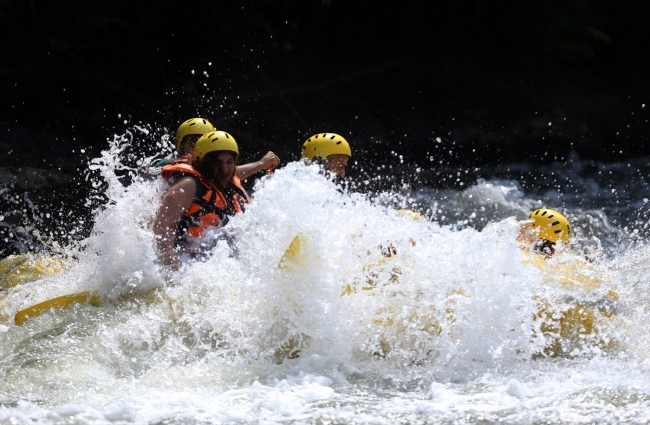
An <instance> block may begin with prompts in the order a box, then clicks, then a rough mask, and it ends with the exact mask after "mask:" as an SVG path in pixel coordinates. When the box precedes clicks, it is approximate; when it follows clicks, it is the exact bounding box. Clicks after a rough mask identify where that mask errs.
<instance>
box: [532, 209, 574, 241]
mask: <svg viewBox="0 0 650 425" xmlns="http://www.w3.org/2000/svg"><path fill="white" fill-rule="evenodd" d="M528 218H530V219H531V220H533V229H535V230H538V229H539V233H538V234H537V237H538V238H539V239H546V240H548V241H551V242H553V243H555V242H557V241H558V240H560V239H562V240H563V241H564V242H568V241H569V239H570V238H571V224H569V220H567V219H566V217H565V216H563V215H562V214H560V213H559V212H557V211H555V210H551V209H548V208H540V209H537V210H535V211H533V212H532V213H530V216H529V217H528Z"/></svg>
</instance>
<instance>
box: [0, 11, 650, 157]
mask: <svg viewBox="0 0 650 425" xmlns="http://www.w3.org/2000/svg"><path fill="white" fill-rule="evenodd" d="M648 18H650V2H643V1H635V0H617V1H614V0H609V1H607V0H530V1H520V0H502V1H487V0H430V1H420V2H397V1H392V2H386V3H380V2H376V1H371V0H355V1H347V0H346V1H343V0H325V1H318V0H257V1H251V2H236V1H225V0H211V1H207V0H203V1H201V0H197V1H188V2H180V1H174V0H156V1H152V0H131V1H127V0H58V1H56V2H53V1H49V0H0V40H2V42H1V44H0V45H1V47H0V75H1V79H0V92H1V93H2V99H3V101H2V102H1V104H0V126H1V127H2V128H3V129H4V131H2V133H0V143H1V144H2V147H3V148H4V149H2V150H3V152H2V153H0V165H11V166H17V165H25V164H31V165H38V166H39V167H48V166H49V167H61V164H62V162H61V161H59V162H58V163H57V161H54V160H53V158H58V157H61V156H64V157H70V156H74V155H73V154H72V153H71V151H72V149H75V148H79V147H86V148H87V155H91V154H92V153H95V152H97V151H98V150H99V149H101V148H102V147H104V146H105V144H106V139H107V137H110V136H111V135H112V134H113V133H118V134H119V133H121V132H123V131H124V129H125V128H127V127H128V126H130V125H133V124H137V123H148V124H151V125H152V126H154V127H156V128H158V129H159V132H167V133H169V134H173V133H174V131H175V129H176V127H177V126H178V124H179V123H180V122H182V121H183V120H185V119H187V118H189V117H194V116H203V117H206V118H208V119H210V120H211V121H212V122H213V124H215V125H216V126H217V127H218V128H220V129H224V130H227V131H229V132H231V133H232V134H233V135H235V137H236V138H237V140H238V141H239V143H240V145H241V146H242V150H243V152H244V160H251V159H254V158H256V157H258V156H259V155H261V154H263V153H264V152H265V151H266V150H268V149H273V150H275V151H276V152H278V153H279V154H280V155H281V156H282V158H283V159H285V160H292V159H296V158H297V157H298V155H299V146H300V144H301V143H302V142H303V141H304V140H305V139H306V138H307V137H308V136H310V135H311V134H312V133H315V132H322V131H333V132H338V133H341V134H342V135H344V136H345V137H347V138H348V139H349V140H350V141H351V143H352V144H353V147H354V149H355V151H356V152H358V153H359V154H360V156H359V157H357V158H359V159H360V160H361V159H365V160H366V161H370V162H372V161H383V160H384V159H385V158H386V157H387V156H390V155H391V152H396V153H397V154H399V155H403V156H404V157H405V158H406V160H408V161H411V162H414V163H417V162H422V158H429V157H430V156H434V157H435V162H436V163H438V162H440V161H442V162H443V163H445V164H450V165H463V166H480V165H486V164H499V163H508V162H513V161H526V162H532V163H540V162H549V161H553V160H560V161H561V160H563V158H566V155H567V154H568V152H570V151H571V150H575V151H577V152H578V153H579V154H580V155H581V156H582V157H587V158H593V159H597V160H611V159H616V158H621V157H630V156H638V155H647V154H649V153H650V148H649V147H648V144H647V139H648V134H649V132H648V123H647V118H648V112H647V110H648V109H647V108H643V107H642V105H643V104H644V103H646V102H647V101H649V98H648V95H649V94H650V79H649V77H648V73H647V69H648V65H650V58H649V57H648V47H649V43H648V42H649V39H650V30H648V25H646V22H647V20H648ZM549 123H550V124H549ZM436 138H440V139H441V142H440V143H437V142H436V140H435V139H436ZM25 149H27V150H28V152H24V150H25ZM9 151H11V154H8V153H7V152H9ZM35 151H36V152H35ZM76 152H79V151H78V150H77V151H76ZM68 159H70V158H68ZM66 164H67V166H68V167H77V165H78V164H77V163H74V161H73V162H68V163H64V166H65V165H66Z"/></svg>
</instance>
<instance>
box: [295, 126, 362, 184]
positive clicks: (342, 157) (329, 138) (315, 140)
mask: <svg viewBox="0 0 650 425" xmlns="http://www.w3.org/2000/svg"><path fill="white" fill-rule="evenodd" d="M302 156H303V157H305V158H307V159H309V160H312V161H317V162H321V163H322V164H323V166H324V167H325V169H326V170H328V171H330V172H332V173H334V174H336V175H337V176H338V177H345V168H346V167H347V164H348V160H349V159H350V158H351V157H352V150H351V149H350V145H349V144H348V142H347V140H345V139H344V138H343V137H342V136H340V135H338V134H336V133H318V134H314V135H313V136H311V137H310V138H309V139H307V141H306V142H305V143H303V145H302Z"/></svg>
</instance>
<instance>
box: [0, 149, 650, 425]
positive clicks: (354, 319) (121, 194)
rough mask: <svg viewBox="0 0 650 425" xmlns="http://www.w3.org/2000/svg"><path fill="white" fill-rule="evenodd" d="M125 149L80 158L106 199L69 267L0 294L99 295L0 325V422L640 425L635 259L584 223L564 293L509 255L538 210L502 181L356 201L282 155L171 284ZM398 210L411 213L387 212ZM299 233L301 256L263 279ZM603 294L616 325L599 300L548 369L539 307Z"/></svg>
mask: <svg viewBox="0 0 650 425" xmlns="http://www.w3.org/2000/svg"><path fill="white" fill-rule="evenodd" d="M126 142H127V141H126V140H124V139H123V138H116V140H115V141H114V142H113V144H112V145H111V148H110V149H109V150H107V151H105V152H104V153H103V155H102V157H101V158H98V159H97V160H95V161H93V163H92V164H91V168H93V169H94V170H95V171H96V172H98V173H100V175H101V181H102V182H103V183H102V184H103V186H102V187H103V188H104V189H105V190H104V189H103V190H104V192H103V194H104V196H105V197H106V199H107V202H106V203H105V204H104V205H103V206H102V207H101V208H99V209H98V210H97V211H96V217H95V224H94V228H93V231H92V234H91V236H90V237H88V238H87V239H85V240H83V241H82V242H80V243H78V244H76V245H73V246H70V247H67V248H66V249H67V251H68V252H67V255H68V257H67V258H68V265H67V269H66V270H65V271H64V272H63V273H60V274H57V275H54V276H51V277H48V278H46V279H43V280H41V281H37V282H32V283H29V284H25V285H22V286H21V287H19V288H16V289H14V290H12V291H11V292H10V293H8V294H7V296H6V298H5V300H4V302H5V304H4V305H3V308H4V309H5V312H6V314H8V315H9V316H10V315H11V313H15V311H17V310H19V309H21V308H24V307H25V306H27V305H30V303H36V302H39V301H42V300H45V299H48V298H51V297H55V296H59V295H62V294H67V293H74V292H80V291H90V292H92V293H96V294H98V295H99V297H100V299H101V303H100V307H93V306H91V305H88V304H75V305H73V306H71V307H70V308H68V309H65V310H52V311H49V312H46V313H44V314H43V315H41V316H40V317H38V318H33V319H30V320H28V321H27V323H26V324H25V325H24V326H22V327H17V326H14V325H12V324H11V322H5V323H4V324H2V325H0V326H1V328H0V331H1V332H0V376H2V377H3V378H2V379H1V380H0V423H17V422H18V423H20V422H25V423H32V422H37V423H116V422H117V423H259V422H262V421H266V422H268V423H276V422H283V423H313V422H320V423H379V422H394V421H406V422H413V423H429V422H460V423H462V422H468V423H470V422H476V421H479V422H481V421H482V422H509V423H522V422H526V423H536V422H540V421H549V420H550V421H555V422H567V423H569V422H589V421H604V422H616V421H632V422H644V421H647V420H648V419H649V418H648V415H647V413H646V412H647V411H648V409H647V408H648V404H649V403H648V398H649V396H648V394H650V393H649V391H650V373H649V371H648V363H647V362H648V360H647V354H646V353H647V350H646V348H647V344H646V343H645V341H646V340H647V331H646V328H645V326H644V325H643V324H644V323H645V321H646V320H647V318H648V306H650V300H649V299H648V296H647V295H646V292H647V291H646V290H645V283H646V280H647V278H646V276H650V271H649V270H647V266H646V263H647V259H648V257H649V256H648V252H647V249H646V248H645V246H643V245H642V244H637V245H635V246H632V247H628V248H626V250H625V251H618V252H612V251H607V250H605V249H603V247H602V243H601V240H600V239H598V238H597V237H596V236H594V234H593V232H592V231H591V230H589V228H588V226H584V227H583V223H589V222H590V221H591V222H594V220H595V219H594V218H593V217H595V216H596V215H595V214H593V212H592V210H590V209H585V210H581V209H578V208H576V209H574V210H572V211H570V214H569V218H570V220H571V221H572V222H575V223H580V224H579V225H578V226H577V229H576V233H577V237H576V239H575V241H574V242H573V243H572V244H571V245H570V246H565V247H562V249H561V250H562V251H563V253H562V256H558V258H557V259H556V258H554V259H553V260H552V261H553V262H552V263H550V264H552V265H554V266H557V267H558V268H559V269H562V267H564V266H565V265H566V264H567V263H569V264H573V263H575V262H578V263H580V264H585V261H586V260H585V258H588V261H587V264H588V275H589V277H590V278H591V279H593V280H594V281H598V282H599V285H598V287H597V288H595V289H594V290H593V291H590V292H588V293H583V292H579V291H575V288H574V290H573V292H572V289H571V288H567V287H566V286H565V285H562V284H560V283H558V282H557V281H553V279H549V276H548V275H545V273H544V271H543V270H541V269H540V268H539V267H538V266H536V265H534V264H530V263H527V262H526V258H527V257H526V256H527V254H526V252H525V251H523V250H522V249H520V247H519V246H518V245H517V244H516V242H515V238H516V235H517V232H518V225H519V222H518V220H519V219H523V218H525V216H526V215H527V212H528V211H530V209H531V208H533V207H534V206H539V205H538V200H537V199H531V198H529V197H528V196H527V195H526V193H525V192H524V191H523V190H522V189H521V188H520V187H519V186H518V185H517V184H515V183H513V182H512V181H500V180H494V181H490V180H483V181H479V182H478V183H475V184H474V185H472V186H470V187H468V188H467V189H464V190H461V191H447V192H444V191H441V192H435V191H432V190H428V189H426V188H425V189H421V190H418V191H409V190H405V191H403V192H400V193H375V194H370V195H368V194H361V193H354V192H348V191H345V190H341V188H340V186H337V185H336V184H334V182H332V181H330V180H328V179H327V178H326V177H325V176H323V175H322V174H320V173H319V169H318V168H317V167H316V166H308V165H305V164H302V163H292V164H288V165H287V166H285V167H284V168H282V169H279V170H277V171H276V172H275V173H274V174H273V175H272V176H267V177H264V178H262V179H260V180H259V181H258V182H257V183H256V185H255V188H254V196H253V198H254V201H253V203H252V204H251V205H250V206H249V207H248V209H247V211H246V212H245V213H244V214H239V215H237V216H235V217H234V218H233V219H232V220H230V222H229V225H228V227H227V229H225V230H227V231H228V232H229V233H230V234H231V235H233V236H234V237H235V238H236V241H237V250H236V251H233V249H232V248H231V247H230V246H228V244H227V243H226V242H225V241H220V242H219V243H218V244H217V246H216V248H215V249H214V253H213V255H212V256H211V257H209V258H208V259H207V260H206V261H204V262H193V263H188V264H186V265H185V266H184V267H182V268H181V270H179V272H177V273H169V272H167V271H166V270H164V269H162V268H161V267H160V266H159V265H158V263H157V260H156V252H155V244H154V238H153V234H152V232H151V230H150V223H151V221H152V218H153V215H154V214H155V211H156V208H157V202H158V199H159V198H160V196H161V194H162V193H163V191H164V188H165V187H164V184H163V182H162V181H161V180H160V179H159V178H150V177H147V176H142V175H140V174H138V172H137V170H136V167H131V168H129V167H126V166H125V165H124V163H123V162H122V153H123V152H124V144H125V143H126ZM140 165H142V164H140ZM145 165H146V164H145ZM125 170H126V171H127V174H126V175H127V177H126V178H125V174H124V171H125ZM98 186H99V184H98ZM413 207H418V209H419V210H420V211H422V212H423V213H424V215H425V219H419V218H418V217H417V216H415V217H414V216H413V215H411V214H400V213H399V212H398V211H397V209H398V208H413ZM454 214H457V215H456V216H454ZM472 214H473V216H472ZM450 217H455V218H452V219H450ZM595 222H596V224H598V225H600V226H601V227H600V228H601V229H606V230H601V231H600V233H599V234H600V235H603V234H605V235H611V234H617V235H618V233H617V231H616V229H611V226H609V227H608V225H607V223H606V221H605V220H601V221H597V220H595ZM473 223H474V224H475V225H472V224H473ZM478 223H480V225H479V224H478ZM607 229H610V230H607ZM220 231H221V230H220ZM607 232H609V233H607ZM618 232H620V231H618ZM297 235H298V236H299V239H300V241H301V244H300V245H301V246H300V253H299V256H298V258H297V259H295V261H294V262H292V263H291V264H288V265H287V266H286V267H278V265H279V263H280V261H281V259H282V257H283V255H284V254H285V251H286V250H287V247H288V246H289V245H290V243H291V242H292V241H293V240H294V238H295V237H296V236H297ZM211 236H214V235H208V237H211ZM616 237H618V236H616ZM608 291H613V292H615V293H616V294H617V295H618V297H619V300H620V304H619V305H618V306H617V308H618V310H617V312H616V314H615V315H613V316H611V317H608V316H606V315H604V314H601V313H600V312H598V310H597V308H594V311H595V314H596V316H597V317H596V320H597V327H598V332H597V333H596V334H595V335H594V334H591V335H585V334H582V335H580V334H576V335H575V338H573V339H572V340H571V341H569V344H568V345H567V347H566V350H565V351H564V352H563V353H561V354H562V355H561V356H559V357H555V356H549V353H548V352H547V351H545V347H548V346H549V344H552V343H553V338H554V337H553V336H552V335H550V334H549V333H548V332H545V331H544V328H543V321H542V320H539V317H540V309H544V308H546V309H547V310H545V311H547V312H548V313H549V314H550V316H551V317H552V316H553V315H559V314H561V313H562V311H566V310H567V309H569V308H570V303H567V302H566V299H567V297H568V296H572V297H574V298H575V297H583V298H585V299H583V300H581V301H582V302H583V303H587V302H594V303H595V302H597V301H598V300H601V299H603V297H606V296H607V293H608ZM548 302H553V303H555V304H552V305H551V306H549V305H548ZM545 303H546V304H545Z"/></svg>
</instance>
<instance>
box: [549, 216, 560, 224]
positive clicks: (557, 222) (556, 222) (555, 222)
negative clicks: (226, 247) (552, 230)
mask: <svg viewBox="0 0 650 425" xmlns="http://www.w3.org/2000/svg"><path fill="white" fill-rule="evenodd" d="M549 218H550V217H549ZM558 224H560V222H559V221H554V222H553V223H551V226H557V225H558Z"/></svg>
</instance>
